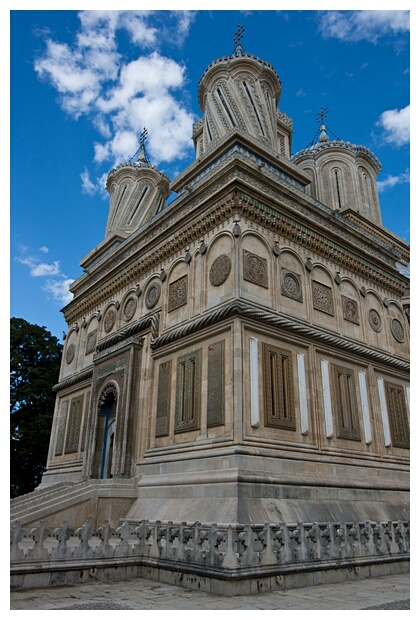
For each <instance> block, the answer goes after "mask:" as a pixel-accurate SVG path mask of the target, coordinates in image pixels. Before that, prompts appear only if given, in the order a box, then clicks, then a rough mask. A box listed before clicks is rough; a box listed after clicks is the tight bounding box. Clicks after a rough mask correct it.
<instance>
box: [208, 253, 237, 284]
mask: <svg viewBox="0 0 420 620" xmlns="http://www.w3.org/2000/svg"><path fill="white" fill-rule="evenodd" d="M231 269H232V261H231V260H230V258H229V256H228V255H227V254H221V255H220V256H218V257H217V258H215V259H214V261H213V264H212V266H211V267H210V273H209V280H210V284H212V285H213V286H221V285H222V284H223V283H224V282H226V280H227V279H228V277H229V274H230V272H231Z"/></svg>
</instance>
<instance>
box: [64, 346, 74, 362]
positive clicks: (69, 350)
mask: <svg viewBox="0 0 420 620" xmlns="http://www.w3.org/2000/svg"><path fill="white" fill-rule="evenodd" d="M75 352H76V347H75V346H74V344H69V346H68V348H67V351H66V362H67V364H71V363H72V361H73V359H74V354H75Z"/></svg>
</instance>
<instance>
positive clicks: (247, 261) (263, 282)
mask: <svg viewBox="0 0 420 620" xmlns="http://www.w3.org/2000/svg"><path fill="white" fill-rule="evenodd" d="M242 256H243V268H244V280H247V281H248V282H252V283H253V284H258V286H262V287H264V288H268V268H267V259H265V258H263V257H262V256H258V255H257V254H253V253H252V252H248V251H247V250H244V251H243V255H242Z"/></svg>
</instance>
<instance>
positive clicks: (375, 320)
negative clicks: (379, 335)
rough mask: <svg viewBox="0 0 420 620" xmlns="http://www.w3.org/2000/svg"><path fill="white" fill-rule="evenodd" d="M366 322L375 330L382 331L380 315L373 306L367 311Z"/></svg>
mask: <svg viewBox="0 0 420 620" xmlns="http://www.w3.org/2000/svg"><path fill="white" fill-rule="evenodd" d="M368 323H369V325H370V326H371V328H372V329H373V331H375V332H380V331H382V319H381V315H380V314H379V312H378V311H377V310H375V308H371V309H370V310H369V312H368Z"/></svg>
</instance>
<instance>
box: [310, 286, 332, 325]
mask: <svg viewBox="0 0 420 620" xmlns="http://www.w3.org/2000/svg"><path fill="white" fill-rule="evenodd" d="M312 296H313V305H314V308H315V310H320V311H321V312H325V314H330V315H331V316H334V303H333V297H332V290H331V288H330V287H329V286H326V285H325V284H322V283H321V282H315V280H313V281H312Z"/></svg>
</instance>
